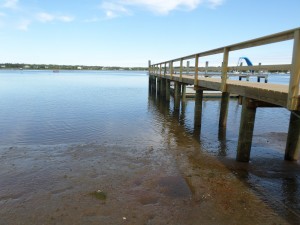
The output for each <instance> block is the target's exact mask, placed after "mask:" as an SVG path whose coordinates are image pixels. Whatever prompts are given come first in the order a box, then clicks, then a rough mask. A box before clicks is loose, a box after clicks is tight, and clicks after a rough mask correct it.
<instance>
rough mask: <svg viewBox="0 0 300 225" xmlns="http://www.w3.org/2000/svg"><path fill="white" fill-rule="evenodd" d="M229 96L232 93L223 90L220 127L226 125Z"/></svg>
mask: <svg viewBox="0 0 300 225" xmlns="http://www.w3.org/2000/svg"><path fill="white" fill-rule="evenodd" d="M229 97H230V94H229V93H228V92H222V100H221V109H220V119H219V127H226V123H227V115H228V106H229Z"/></svg>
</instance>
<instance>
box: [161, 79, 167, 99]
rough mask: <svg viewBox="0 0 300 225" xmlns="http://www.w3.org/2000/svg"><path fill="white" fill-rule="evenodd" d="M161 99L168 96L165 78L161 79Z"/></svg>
mask: <svg viewBox="0 0 300 225" xmlns="http://www.w3.org/2000/svg"><path fill="white" fill-rule="evenodd" d="M160 89H161V93H160V95H161V97H165V96H166V79H165V78H161V88H160Z"/></svg>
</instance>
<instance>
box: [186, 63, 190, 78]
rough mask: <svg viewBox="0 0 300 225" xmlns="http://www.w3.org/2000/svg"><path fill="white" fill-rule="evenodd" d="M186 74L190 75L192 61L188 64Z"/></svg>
mask: <svg viewBox="0 0 300 225" xmlns="http://www.w3.org/2000/svg"><path fill="white" fill-rule="evenodd" d="M186 74H187V75H189V74H190V61H187V62H186Z"/></svg>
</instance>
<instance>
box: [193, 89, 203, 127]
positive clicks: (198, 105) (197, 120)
mask: <svg viewBox="0 0 300 225" xmlns="http://www.w3.org/2000/svg"><path fill="white" fill-rule="evenodd" d="M202 100H203V89H200V88H196V93H195V111H194V129H195V131H196V130H197V131H199V130H200V129H201V119H202Z"/></svg>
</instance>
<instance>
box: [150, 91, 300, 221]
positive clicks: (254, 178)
mask: <svg viewBox="0 0 300 225" xmlns="http://www.w3.org/2000/svg"><path fill="white" fill-rule="evenodd" d="M210 101H216V100H215V99H210V100H207V102H206V104H209V102H210ZM176 104H178V102H175V100H174V98H172V97H171V99H170V101H166V100H165V99H163V98H161V97H160V96H159V95H157V93H156V92H150V93H149V110H150V111H151V112H152V113H153V115H155V120H156V122H158V123H160V124H161V133H162V136H164V137H166V143H165V144H166V146H167V147H168V149H169V150H170V152H171V154H173V155H175V156H176V160H177V161H178V162H177V164H178V166H179V168H181V169H180V170H181V173H182V174H183V175H184V178H185V181H186V182H187V184H188V185H189V187H190V189H191V190H192V192H193V198H194V199H196V200H199V201H200V200H202V198H203V196H205V193H207V190H206V189H203V183H202V182H203V179H205V176H206V175H205V173H201V172H199V173H198V172H197V170H196V169H195V168H198V167H201V168H202V170H205V169H207V170H208V171H210V170H212V171H214V170H215V169H216V167H217V168H219V169H220V168H221V169H220V170H222V171H223V170H224V171H226V170H227V171H230V172H229V173H231V174H233V176H234V177H236V178H238V179H239V180H240V181H242V183H244V184H245V185H246V186H247V187H249V188H250V190H252V191H253V193H255V195H256V196H257V197H258V198H260V199H261V200H262V201H263V202H264V203H266V204H267V205H268V207H270V208H272V209H273V210H274V212H276V213H278V214H279V215H281V216H282V217H283V218H284V219H285V220H286V221H288V222H289V223H290V224H298V222H297V221H300V188H299V185H300V177H299V173H300V166H299V164H294V163H289V162H287V161H283V160H279V159H278V158H276V159H273V160H272V161H271V163H268V164H266V163H265V162H266V160H268V159H266V158H260V159H258V158H256V161H255V164H247V163H246V164H245V163H239V162H236V161H235V160H233V159H231V158H227V157H213V156H211V155H210V157H207V153H206V152H205V149H203V146H202V145H201V138H200V136H201V133H200V129H198V127H197V126H196V127H195V126H194V127H193V128H192V129H191V128H190V127H188V126H187V125H186V124H185V123H186V120H188V119H190V118H188V116H187V115H186V105H187V101H183V100H182V99H181V101H180V102H179V105H180V107H177V106H176ZM220 107H221V103H220ZM218 142H219V143H218V156H226V153H227V149H228V148H230V147H232V146H227V143H226V129H219V133H218ZM204 148H205V147H204ZM213 164H220V165H221V166H215V165H214V166H212V168H211V165H213ZM207 165H208V166H207ZM223 167H224V168H223ZM191 171H192V172H191ZM214 173H216V172H212V173H211V174H214ZM225 173H226V172H224V174H225ZM217 174H218V176H220V177H224V174H223V173H222V172H221V174H219V173H218V172H217ZM209 176H214V175H209ZM226 177H229V178H228V180H227V181H228V182H229V183H230V184H231V185H236V183H235V181H234V179H232V178H230V175H228V174H227V175H226ZM209 179H215V180H214V181H216V182H220V181H219V180H218V178H217V177H213V178H209ZM226 179H227V178H226ZM231 182H232V183H231ZM220 185H222V184H221V183H220ZM208 188H210V187H208ZM234 197H235V196H233V198H234ZM257 210H259V209H257Z"/></svg>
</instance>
